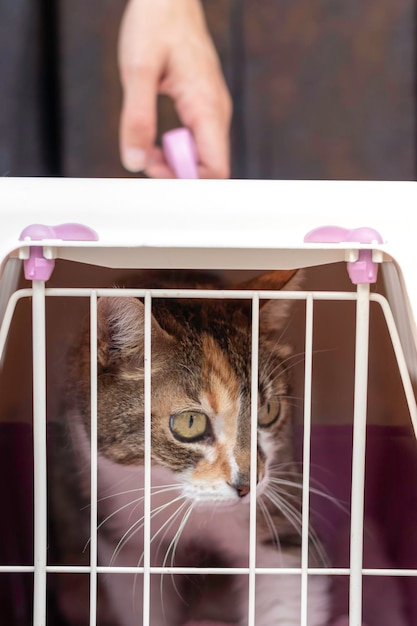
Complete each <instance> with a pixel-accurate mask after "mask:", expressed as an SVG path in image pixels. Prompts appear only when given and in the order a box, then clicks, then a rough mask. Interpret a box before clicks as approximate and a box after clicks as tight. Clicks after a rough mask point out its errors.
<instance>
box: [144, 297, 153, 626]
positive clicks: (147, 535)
mask: <svg viewBox="0 0 417 626" xmlns="http://www.w3.org/2000/svg"><path fill="white" fill-rule="evenodd" d="M151 315H152V296H151V294H150V292H149V291H147V292H145V319H144V334H145V338H144V422H145V423H144V428H145V430H144V455H145V458H144V485H143V486H144V510H143V514H144V525H143V541H144V553H143V625H144V626H147V625H148V624H149V622H150V591H151V556H150V552H151V389H152V388H151V372H152V365H151V350H152V346H151Z"/></svg>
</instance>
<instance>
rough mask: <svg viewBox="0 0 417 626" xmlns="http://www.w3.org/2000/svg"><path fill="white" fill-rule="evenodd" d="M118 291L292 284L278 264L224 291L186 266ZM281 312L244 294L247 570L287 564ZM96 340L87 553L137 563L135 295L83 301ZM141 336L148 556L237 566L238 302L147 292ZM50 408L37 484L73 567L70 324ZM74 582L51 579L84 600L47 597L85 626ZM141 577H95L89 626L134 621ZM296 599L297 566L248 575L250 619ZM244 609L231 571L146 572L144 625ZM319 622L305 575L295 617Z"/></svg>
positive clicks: (241, 438) (76, 520) (240, 549)
mask: <svg viewBox="0 0 417 626" xmlns="http://www.w3.org/2000/svg"><path fill="white" fill-rule="evenodd" d="M125 286H127V287H132V286H135V287H138V288H147V287H153V288H160V287H162V288H200V289H225V288H233V289H236V288H239V289H256V290H262V289H268V290H272V289H274V290H276V289H285V290H291V289H295V288H297V286H298V277H297V276H296V275H295V273H294V272H292V271H270V272H265V273H263V274H262V275H261V276H258V277H256V278H255V279H252V280H250V281H247V282H245V283H242V284H240V285H235V286H232V287H231V286H230V285H227V284H224V283H223V281H222V280H220V279H218V278H216V277H213V276H211V275H205V274H202V273H198V272H194V273H193V272H151V273H149V274H148V275H146V274H144V275H143V276H141V277H139V278H137V279H136V282H134V283H132V282H130V284H129V283H126V285H125ZM289 309H290V301H289V300H274V299H271V300H261V301H260V322H259V389H258V442H257V486H256V499H257V525H256V565H257V566H259V567H265V568H268V567H279V568H281V567H286V568H288V567H290V568H291V567H300V565H301V539H300V529H301V521H300V520H301V494H302V490H301V488H300V484H301V483H300V480H301V478H300V476H299V475H298V470H297V465H296V464H295V463H294V461H293V451H292V448H293V442H292V435H291V405H292V399H291V395H290V394H291V388H290V371H289V370H290V369H291V367H290V365H291V350H290V348H289V347H288V346H287V345H286V344H285V342H284V341H283V339H282V335H283V333H284V330H285V327H286V325H287V323H288V316H289ZM97 335H98V362H97V368H98V377H97V392H98V438H97V445H98V528H99V530H98V561H99V564H100V565H112V566H138V565H143V554H144V538H143V523H144V522H143V516H144V492H143V475H144V470H143V462H144V304H143V302H142V301H141V300H140V299H139V298H133V297H102V298H99V299H98V305H97ZM151 343H152V359H151V371H152V393H151V424H152V425H151V441H152V445H151V458H152V471H151V481H152V490H151V511H152V512H151V522H150V536H151V543H150V564H151V565H152V566H171V565H174V566H177V567H178V566H184V567H206V568H207V567H233V568H245V567H248V564H249V512H250V497H251V494H250V421H251V409H250V407H251V305H250V301H248V300H239V299H234V300H233V298H232V297H231V296H230V297H229V298H228V299H226V300H217V299H190V298H189V299H181V298H178V299H168V298H154V299H153V302H152V316H151ZM66 404H67V406H66V409H65V412H64V413H65V414H64V418H65V423H66V429H67V430H66V432H67V433H68V439H69V443H68V439H67V438H66V436H64V437H63V439H62V442H61V444H62V445H61V446H60V447H58V450H59V451H58V453H57V454H56V458H57V459H58V461H59V462H58V463H57V462H56V461H55V462H54V464H55V465H58V466H60V467H61V470H58V473H59V474H60V475H59V476H58V478H57V476H55V477H54V480H53V484H54V487H53V490H52V491H53V493H52V497H51V505H52V508H53V509H55V514H54V515H55V527H56V528H61V531H57V532H56V535H57V536H58V535H59V536H60V537H61V538H64V539H65V540H66V542H67V547H66V548H62V550H61V561H62V562H68V561H70V562H72V563H82V562H88V550H85V543H88V537H89V533H90V526H89V524H90V521H89V516H90V508H89V498H90V439H89V432H90V349H89V333H88V331H85V332H83V333H80V338H79V341H78V342H76V343H75V344H74V348H73V350H72V353H71V356H70V358H69V374H68V392H67V401H66ZM65 459H66V460H65ZM57 484H58V486H57ZM56 518H59V519H58V521H57V519H56ZM65 526H66V530H62V527H65ZM80 536H81V537H84V538H83V539H82V540H81V541H80ZM311 537H312V541H311V544H312V545H311V554H310V559H309V565H310V566H314V565H316V566H320V565H323V563H322V562H321V559H322V554H323V552H322V550H321V548H320V544H319V542H318V540H317V539H316V538H314V535H311ZM68 546H69V547H68ZM83 547H84V556H82V552H83V550H82V548H83ZM74 551H75V552H78V556H74ZM70 552H71V553H72V554H71V556H70ZM61 577H62V575H61ZM81 578H82V577H78V578H77V577H76V575H74V574H68V575H67V576H66V578H61V579H60V582H59V585H61V586H62V581H63V580H66V581H67V582H68V579H70V580H71V584H72V593H74V594H76V593H78V594H79V595H80V596H81V595H82V594H83V593H84V600H82V599H78V600H74V596H73V597H71V596H69V595H68V594H66V592H64V591H61V592H60V594H59V595H60V598H61V605H63V606H65V607H66V608H64V611H65V612H66V613H67V616H68V615H71V614H72V615H73V616H74V617H73V619H74V623H77V624H83V623H88V622H87V616H88V611H87V609H86V611H85V613H86V614H85V616H84V618H83V617H82V616H81V615H80V613H81V612H82V610H81V608H80V607H83V606H87V607H88V585H87V587H86V585H85V584H84V583H85V581H86V577H84V579H83V580H84V583H83V584H81V583H80V584H78V582H75V581H79V580H81ZM87 582H88V581H87ZM142 582H143V581H142V575H141V574H138V573H136V574H131V575H130V574H126V573H122V574H120V573H119V574H114V573H107V574H106V575H104V576H99V603H98V604H99V607H98V611H99V612H98V618H97V623H98V624H109V625H110V624H111V625H112V626H116V625H117V626H137V625H138V624H142V611H143V606H142V599H143V590H142ZM82 588H83V589H84V591H80V590H81V589H82ZM300 596H301V582H300V576H299V575H294V574H288V575H282V574H280V575H268V574H265V575H262V574H258V575H257V576H256V595H255V598H256V600H255V623H256V626H292V625H294V626H295V625H299V624H300V603H301V600H300ZM83 610H84V609H83ZM247 615H248V577H247V574H234V575H232V574H217V575H215V574H206V575H203V574H193V575H190V574H187V575H183V576H181V575H178V574H177V575H170V574H167V573H165V574H164V575H160V574H152V575H151V584H150V624H151V626H165V624H166V625H167V626H180V625H181V624H185V623H186V622H187V621H190V620H192V621H196V620H197V621H199V620H202V621H204V620H206V621H207V620H211V621H222V622H229V623H235V624H238V625H239V626H245V624H246V623H247ZM328 616H329V589H328V580H327V577H325V576H310V577H309V581H308V625H309V626H324V625H325V624H326V623H327V621H328ZM83 619H84V620H85V621H83Z"/></svg>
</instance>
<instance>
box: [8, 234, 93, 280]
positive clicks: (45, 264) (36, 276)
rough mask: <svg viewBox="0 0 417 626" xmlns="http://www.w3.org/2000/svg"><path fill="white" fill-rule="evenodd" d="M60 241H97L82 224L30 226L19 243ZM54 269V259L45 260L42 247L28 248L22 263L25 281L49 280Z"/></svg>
mask: <svg viewBox="0 0 417 626" xmlns="http://www.w3.org/2000/svg"><path fill="white" fill-rule="evenodd" d="M44 239H60V240H61V241H97V240H98V235H97V233H96V232H95V231H94V230H93V229H92V228H89V227H88V226H84V225H83V224H58V225H57V226H47V225H46V224H31V225H30V226H27V227H26V228H25V229H23V230H22V232H21V234H20V237H19V240H20V241H28V242H29V241H42V240H44ZM54 267H55V260H54V259H46V258H45V256H44V252H43V246H30V252H29V258H28V259H25V261H24V271H25V278H26V279H27V280H43V281H46V280H49V279H50V277H51V275H52V272H53V270H54Z"/></svg>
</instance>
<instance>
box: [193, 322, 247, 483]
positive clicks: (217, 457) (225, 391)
mask: <svg viewBox="0 0 417 626" xmlns="http://www.w3.org/2000/svg"><path fill="white" fill-rule="evenodd" d="M201 373H202V387H201V391H200V397H199V401H200V403H201V407H202V409H203V411H204V412H206V413H207V415H209V416H211V423H212V428H213V431H214V432H213V434H214V439H215V442H216V443H215V445H214V446H213V447H212V448H211V449H210V450H208V451H207V454H206V455H204V458H203V459H202V460H201V461H200V463H199V464H198V465H197V466H196V468H195V470H194V472H193V479H195V480H197V481H198V480H203V481H204V482H206V483H207V482H216V480H219V481H224V480H226V482H229V483H230V484H232V483H233V482H235V481H236V480H237V478H238V474H239V472H240V471H241V468H242V467H248V465H249V460H250V459H249V447H250V446H249V445H248V440H247V437H248V434H249V433H248V432H247V426H246V424H247V422H248V419H247V418H248V415H247V414H246V413H247V412H246V411H245V410H243V409H244V406H243V404H244V403H243V402H242V380H241V374H240V375H239V374H238V372H236V369H235V367H233V366H232V364H231V363H230V361H229V358H228V356H227V355H226V354H225V352H224V351H223V350H222V349H221V348H220V346H219V345H218V343H217V342H216V341H215V339H214V338H213V337H212V336H211V335H209V334H205V335H204V336H203V338H202V372H201ZM245 386H246V385H245Z"/></svg>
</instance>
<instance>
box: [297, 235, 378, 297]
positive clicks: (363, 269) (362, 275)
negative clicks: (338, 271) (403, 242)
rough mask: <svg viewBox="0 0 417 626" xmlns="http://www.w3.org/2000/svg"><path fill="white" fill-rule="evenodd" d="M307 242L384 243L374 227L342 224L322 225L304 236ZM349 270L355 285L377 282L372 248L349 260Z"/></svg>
mask: <svg viewBox="0 0 417 626" xmlns="http://www.w3.org/2000/svg"><path fill="white" fill-rule="evenodd" d="M304 241H305V243H362V244H363V243H372V244H375V243H382V242H383V239H382V237H381V235H380V234H379V232H378V231H377V230H375V229H374V228H368V227H366V226H365V227H361V228H353V229H351V230H349V229H348V228H342V227H340V226H320V227H319V228H315V229H314V230H311V231H310V232H309V233H307V235H306V236H305V237H304ZM347 270H348V274H349V276H350V280H351V281H352V283H353V284H354V285H359V284H363V283H375V282H376V279H377V277H378V263H375V261H373V259H372V250H359V251H358V259H357V260H356V261H348V263H347Z"/></svg>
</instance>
